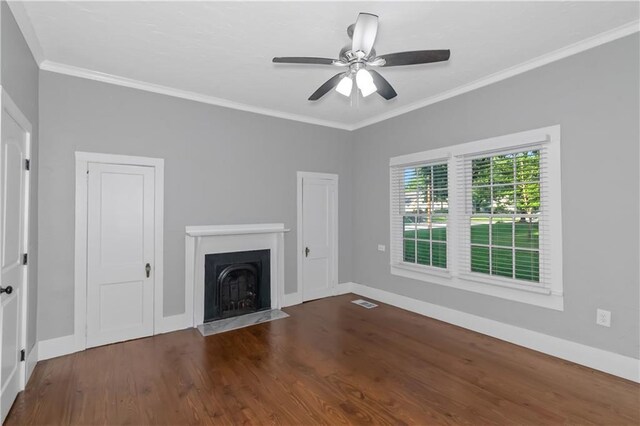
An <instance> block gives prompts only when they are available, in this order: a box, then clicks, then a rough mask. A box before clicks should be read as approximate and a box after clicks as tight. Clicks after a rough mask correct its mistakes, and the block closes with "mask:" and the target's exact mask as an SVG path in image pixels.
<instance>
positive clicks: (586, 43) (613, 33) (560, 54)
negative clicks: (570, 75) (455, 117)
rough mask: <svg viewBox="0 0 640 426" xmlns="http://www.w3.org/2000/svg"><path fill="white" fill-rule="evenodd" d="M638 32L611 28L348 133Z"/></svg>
mask: <svg viewBox="0 0 640 426" xmlns="http://www.w3.org/2000/svg"><path fill="white" fill-rule="evenodd" d="M638 31H640V21H638V20H636V21H633V22H629V23H628V24H625V25H623V26H620V27H618V28H614V29H612V30H609V31H605V32H604V33H600V34H597V35H595V36H593V37H590V38H587V39H584V40H582V41H579V42H577V43H574V44H571V45H569V46H566V47H563V48H560V49H558V50H555V51H553V52H550V53H547V54H544V55H542V56H538V57H537V58H534V59H531V60H529V61H526V62H523V63H521V64H519V65H515V66H513V67H511V68H507V69H505V70H503V71H499V72H497V73H494V74H491V75H489V76H487V77H483V78H481V79H479V80H476V81H474V82H472V83H469V84H465V85H462V86H459V87H456V88H454V89H451V90H448V91H446V92H443V93H440V94H438V95H435V96H431V97H429V98H427V99H423V100H421V101H418V102H414V103H411V104H409V105H406V106H403V107H399V108H395V109H393V110H391V111H388V112H385V113H383V114H379V115H376V116H375V117H371V118H368V119H366V120H362V121H360V122H358V123H355V124H354V125H353V126H352V128H351V130H357V129H361V128H363V127H367V126H370V125H372V124H376V123H379V122H381V121H385V120H388V119H390V118H393V117H397V116H399V115H402V114H406V113H408V112H411V111H414V110H417V109H420V108H424V107H426V106H429V105H433V104H435V103H437V102H441V101H444V100H446V99H450V98H453V97H454V96H458V95H462V94H463V93H467V92H470V91H472V90H476V89H479V88H481V87H484V86H488V85H490V84H493V83H497V82H499V81H502V80H505V79H507V78H510V77H513V76H516V75H518V74H522V73H525V72H527V71H530V70H532V69H535V68H538V67H541V66H543V65H547V64H549V63H551V62H555V61H558V60H560V59H564V58H566V57H568V56H572V55H575V54H577V53H580V52H583V51H585V50H589V49H592V48H594V47H597V46H600V45H602V44H605V43H608V42H610V41H614V40H617V39H619V38H622V37H626V36H628V35H631V34H633V33H636V32H638Z"/></svg>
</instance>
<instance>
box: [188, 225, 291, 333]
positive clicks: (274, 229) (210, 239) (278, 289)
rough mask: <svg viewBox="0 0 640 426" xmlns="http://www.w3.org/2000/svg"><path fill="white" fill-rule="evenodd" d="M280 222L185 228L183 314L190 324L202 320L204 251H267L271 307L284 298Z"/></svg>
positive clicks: (197, 323) (195, 325) (282, 248)
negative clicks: (190, 320)
mask: <svg viewBox="0 0 640 426" xmlns="http://www.w3.org/2000/svg"><path fill="white" fill-rule="evenodd" d="M287 231H289V230H288V229H285V227H284V224H283V223H258V224H243V225H205V226H187V227H186V228H185V291H186V295H185V296H186V297H185V299H186V304H187V306H186V312H187V317H189V318H193V323H192V325H193V327H197V326H198V325H201V324H202V323H203V322H204V260H205V259H204V257H205V255H207V254H215V253H232V252H239V251H250V250H270V253H271V254H270V269H271V277H270V278H271V279H270V281H271V308H272V309H279V308H280V307H281V306H282V303H283V298H284V233H285V232H287Z"/></svg>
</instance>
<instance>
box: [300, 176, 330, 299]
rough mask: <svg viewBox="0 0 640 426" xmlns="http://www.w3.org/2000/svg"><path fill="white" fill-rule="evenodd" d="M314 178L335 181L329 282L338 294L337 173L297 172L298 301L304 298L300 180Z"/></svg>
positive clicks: (301, 187) (301, 189)
mask: <svg viewBox="0 0 640 426" xmlns="http://www.w3.org/2000/svg"><path fill="white" fill-rule="evenodd" d="M309 178H316V179H327V180H332V181H334V182H335V185H336V193H335V200H334V206H335V208H334V210H333V223H335V229H334V232H333V238H332V244H333V253H334V257H333V276H332V277H331V282H332V283H333V293H334V295H336V294H338V228H339V225H338V211H339V207H338V199H339V196H338V194H339V185H338V175H337V174H332V173H315V172H297V188H298V189H297V212H298V214H297V227H296V229H297V230H296V234H297V247H296V248H297V255H296V259H297V264H298V265H297V266H298V267H297V269H298V270H297V281H298V282H297V284H298V297H297V299H298V303H302V301H303V300H304V283H303V280H304V277H303V270H302V268H303V262H304V247H305V246H304V235H303V214H302V197H303V185H302V182H303V181H304V179H309Z"/></svg>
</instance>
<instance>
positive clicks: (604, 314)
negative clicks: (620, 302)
mask: <svg viewBox="0 0 640 426" xmlns="http://www.w3.org/2000/svg"><path fill="white" fill-rule="evenodd" d="M596 324H598V325H601V326H603V327H611V311H605V310H604V309H598V310H596Z"/></svg>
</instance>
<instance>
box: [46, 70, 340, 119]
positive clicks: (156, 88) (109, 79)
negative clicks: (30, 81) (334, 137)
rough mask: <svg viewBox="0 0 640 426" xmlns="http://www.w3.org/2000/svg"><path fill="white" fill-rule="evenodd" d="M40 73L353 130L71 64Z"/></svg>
mask: <svg viewBox="0 0 640 426" xmlns="http://www.w3.org/2000/svg"><path fill="white" fill-rule="evenodd" d="M40 69H41V70H43V71H51V72H55V73H59V74H66V75H70V76H73V77H80V78H86V79H89V80H95V81H100V82H102V83H108V84H115V85H117V86H124V87H129V88H132V89H138V90H144V91H147V92H152V93H158V94H161V95H167V96H173V97H176V98H182V99H187V100H190V101H195V102H200V103H204V104H209V105H216V106H221V107H225V108H231V109H236V110H240V111H245V112H252V113H255V114H261V115H268V116H271V117H277V118H283V119H285V120H293V121H299V122H302V123H307V124H315V125H318V126H324V127H332V128H335V129H341V130H352V128H351V126H349V125H347V124H344V123H339V122H337V121H329V120H321V119H318V118H314V117H309V116H306V115H299V114H291V113H288V112H283V111H278V110H275V109H270V108H262V107H256V106H253V105H248V104H243V103H240V102H234V101H230V100H228V99H222V98H216V97H213V96H208V95H203V94H200V93H196V92H189V91H186V90H180V89H174V88H172V87H168V86H162V85H159V84H153V83H147V82H144V81H140V80H134V79H131V78H126V77H120V76H117V75H112V74H107V73H103V72H98V71H93V70H89V69H86V68H80V67H75V66H73V65H65V64H60V63H57V62H52V61H49V60H45V61H43V62H42V63H41V64H40Z"/></svg>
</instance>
